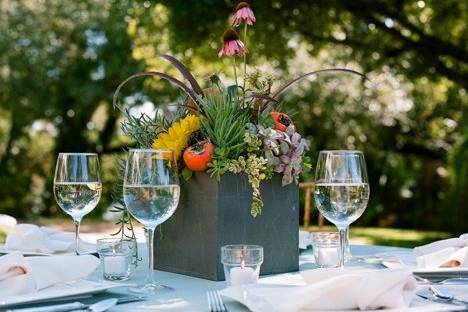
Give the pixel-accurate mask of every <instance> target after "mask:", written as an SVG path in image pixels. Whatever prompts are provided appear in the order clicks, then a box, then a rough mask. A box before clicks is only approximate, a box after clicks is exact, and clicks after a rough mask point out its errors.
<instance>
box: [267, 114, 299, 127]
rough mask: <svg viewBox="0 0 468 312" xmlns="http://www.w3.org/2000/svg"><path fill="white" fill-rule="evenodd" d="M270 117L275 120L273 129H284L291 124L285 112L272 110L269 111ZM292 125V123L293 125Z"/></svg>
mask: <svg viewBox="0 0 468 312" xmlns="http://www.w3.org/2000/svg"><path fill="white" fill-rule="evenodd" d="M271 118H273V121H274V122H275V129H276V130H278V131H283V132H284V131H286V128H287V127H288V126H289V125H291V124H293V122H292V120H291V118H290V117H289V116H288V115H286V114H285V113H281V112H272V113H271ZM293 126H294V125H293Z"/></svg>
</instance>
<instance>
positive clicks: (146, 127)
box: [121, 109, 170, 148]
mask: <svg viewBox="0 0 468 312" xmlns="http://www.w3.org/2000/svg"><path fill="white" fill-rule="evenodd" d="M122 115H123V116H124V118H125V121H123V122H122V125H121V128H122V131H123V133H124V134H126V135H128V136H129V137H131V138H132V141H133V142H135V143H137V144H138V146H139V147H140V148H150V147H151V144H152V143H153V140H154V139H155V138H156V137H157V136H158V134H159V133H161V132H164V131H167V128H169V126H170V122H169V121H168V120H167V118H166V117H165V116H164V115H155V117H154V118H150V117H149V116H148V115H146V114H141V115H140V116H139V117H134V116H133V115H132V114H131V113H130V111H129V110H128V109H126V110H124V111H123V113H122Z"/></svg>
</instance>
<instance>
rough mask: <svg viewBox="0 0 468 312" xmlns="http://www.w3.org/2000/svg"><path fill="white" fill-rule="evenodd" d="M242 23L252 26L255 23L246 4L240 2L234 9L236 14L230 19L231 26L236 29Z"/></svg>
mask: <svg viewBox="0 0 468 312" xmlns="http://www.w3.org/2000/svg"><path fill="white" fill-rule="evenodd" d="M242 22H245V23H246V24H247V25H249V26H252V25H253V23H255V15H254V12H253V11H252V9H251V8H250V5H249V4H248V3H247V2H241V3H239V4H238V5H237V7H236V13H234V16H233V17H232V26H234V27H238V26H239V25H240V24H242Z"/></svg>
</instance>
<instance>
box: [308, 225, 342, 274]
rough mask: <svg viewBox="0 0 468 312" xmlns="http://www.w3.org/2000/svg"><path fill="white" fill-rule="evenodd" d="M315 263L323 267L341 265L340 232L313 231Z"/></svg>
mask: <svg viewBox="0 0 468 312" xmlns="http://www.w3.org/2000/svg"><path fill="white" fill-rule="evenodd" d="M311 237H312V248H313V253H314V257H315V263H316V264H317V265H318V266H319V267H321V268H336V267H339V266H340V238H339V233H338V232H312V233H311Z"/></svg>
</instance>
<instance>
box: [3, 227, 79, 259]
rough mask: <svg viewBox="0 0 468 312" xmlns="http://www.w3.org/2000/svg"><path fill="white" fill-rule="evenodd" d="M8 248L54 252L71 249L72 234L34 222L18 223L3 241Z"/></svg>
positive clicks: (72, 243) (72, 242)
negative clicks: (40, 225)
mask: <svg viewBox="0 0 468 312" xmlns="http://www.w3.org/2000/svg"><path fill="white" fill-rule="evenodd" d="M5 247H6V248H7V249H9V250H19V251H30V252H43V253H56V252H65V251H72V250H73V248H74V236H73V234H72V233H64V232H60V231H57V230H54V229H51V228H47V227H38V226H37V225H34V224H18V225H16V226H15V227H14V228H13V231H11V232H10V233H9V234H8V236H7V238H6V242H5Z"/></svg>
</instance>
